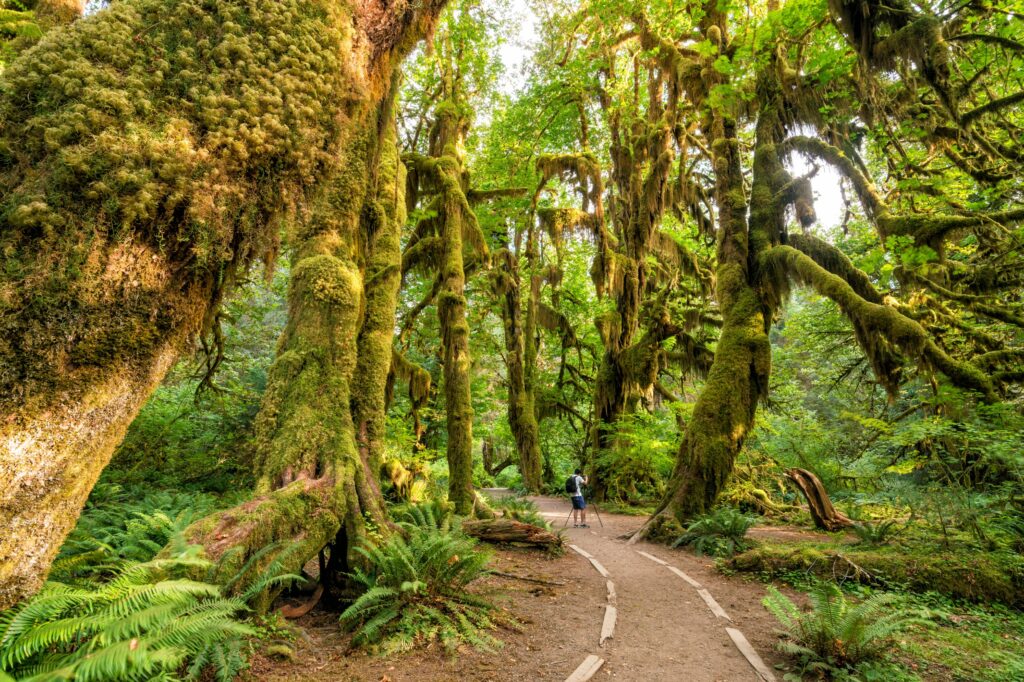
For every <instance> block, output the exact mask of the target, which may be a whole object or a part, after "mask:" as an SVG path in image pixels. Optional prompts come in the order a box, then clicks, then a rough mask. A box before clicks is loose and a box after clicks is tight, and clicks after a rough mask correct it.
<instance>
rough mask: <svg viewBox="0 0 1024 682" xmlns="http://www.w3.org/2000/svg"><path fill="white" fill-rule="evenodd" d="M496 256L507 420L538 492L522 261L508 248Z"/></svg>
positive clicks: (529, 483)
mask: <svg viewBox="0 0 1024 682" xmlns="http://www.w3.org/2000/svg"><path fill="white" fill-rule="evenodd" d="M496 260H497V266H498V267H497V268H496V270H495V275H494V277H495V279H494V281H495V293H496V294H497V296H498V297H499V301H500V309H501V317H502V323H503V324H502V326H503V328H504V334H505V352H506V367H507V369H508V423H509V427H510V428H511V430H512V435H513V437H514V438H515V442H516V452H517V453H518V455H519V471H520V473H521V474H522V477H523V485H524V486H525V487H526V488H527V489H528V490H531V491H534V492H539V491H540V489H541V482H542V481H541V451H540V430H539V427H538V419H537V407H536V404H535V397H534V391H533V386H532V385H531V382H529V374H528V369H527V363H528V362H533V360H532V359H530V360H529V361H528V360H527V359H526V353H527V349H526V344H527V340H526V338H524V333H523V326H522V321H521V320H522V313H521V301H520V294H519V281H518V280H519V262H518V260H517V259H516V257H515V256H514V255H513V254H512V252H511V251H509V250H508V249H502V250H501V251H499V252H498V253H497V254H496ZM531 298H532V294H531Z"/></svg>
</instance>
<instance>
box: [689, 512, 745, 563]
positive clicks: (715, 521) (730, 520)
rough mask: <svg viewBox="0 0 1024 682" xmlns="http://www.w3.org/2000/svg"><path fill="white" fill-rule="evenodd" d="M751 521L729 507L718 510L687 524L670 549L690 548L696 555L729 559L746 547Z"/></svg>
mask: <svg viewBox="0 0 1024 682" xmlns="http://www.w3.org/2000/svg"><path fill="white" fill-rule="evenodd" d="M752 525H754V519H753V517H750V516H746V515H745V514H741V513H740V512H738V511H736V510H735V509H733V508H732V507H720V508H718V509H716V510H715V511H713V512H712V513H710V514H706V515H704V516H701V517H699V518H698V519H697V520H696V521H694V522H693V523H691V524H690V526H689V527H688V528H687V529H686V532H685V533H683V535H681V536H680V537H679V539H677V540H676V541H675V542H674V543H673V544H672V546H673V547H679V546H680V545H690V546H692V547H693V549H694V551H695V552H697V554H698V555H704V554H709V555H711V556H732V555H733V554H735V553H736V552H737V551H740V550H742V549H744V548H745V547H746V545H747V543H746V541H745V539H744V538H745V536H746V534H747V531H748V530H750V527H751V526H752Z"/></svg>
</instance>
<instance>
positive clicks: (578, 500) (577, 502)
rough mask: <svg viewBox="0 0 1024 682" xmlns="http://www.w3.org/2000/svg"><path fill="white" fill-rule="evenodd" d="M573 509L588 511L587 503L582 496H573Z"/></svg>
mask: <svg viewBox="0 0 1024 682" xmlns="http://www.w3.org/2000/svg"><path fill="white" fill-rule="evenodd" d="M572 508H573V509H586V508H587V503H586V502H584V501H583V496H582V495H573V497H572Z"/></svg>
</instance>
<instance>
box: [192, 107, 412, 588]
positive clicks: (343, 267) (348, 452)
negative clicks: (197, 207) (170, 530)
mask: <svg viewBox="0 0 1024 682" xmlns="http://www.w3.org/2000/svg"><path fill="white" fill-rule="evenodd" d="M392 104H393V102H390V101H388V102H385V103H384V104H382V105H381V109H380V111H379V112H374V111H369V112H367V113H366V114H364V116H363V118H362V120H356V121H352V122H351V124H352V128H351V130H352V133H351V137H350V139H349V142H348V144H347V145H346V146H345V149H344V158H345V159H346V162H347V163H346V164H345V166H344V168H343V169H342V170H341V172H340V173H339V174H337V175H336V176H335V177H334V178H332V179H331V180H330V182H329V184H328V186H327V188H326V189H325V191H323V192H322V194H321V196H320V197H319V198H318V199H317V201H316V205H315V207H314V209H313V214H312V220H311V221H310V223H309V224H308V225H307V226H304V227H303V229H302V230H301V231H300V233H299V235H298V239H297V242H296V252H295V257H294V260H293V263H294V265H293V267H292V279H291V283H290V287H289V295H288V310H289V316H288V324H287V326H286V327H285V330H284V333H283V335H282V338H281V341H280V342H279V346H278V355H277V359H276V360H275V361H274V364H273V365H272V366H271V368H270V372H269V376H268V381H267V389H266V392H265V393H264V397H263V403H262V405H261V407H260V413H259V415H258V416H257V420H256V447H257V461H258V462H259V468H258V478H257V485H256V493H257V495H258V497H257V499H255V500H253V501H251V502H247V503H245V504H242V505H240V506H239V507H236V508H234V509H229V510H227V511H224V512H219V513H217V514H214V515H212V516H210V517H207V518H205V519H202V520H200V521H199V522H197V523H196V524H194V525H193V526H192V527H191V528H190V529H189V530H188V531H187V535H188V537H189V539H190V540H191V541H192V542H195V543H197V544H200V545H203V546H204V547H205V549H206V553H207V556H208V557H209V558H212V559H221V558H222V557H224V556H225V554H226V553H227V552H228V551H229V550H231V551H232V554H231V555H230V558H229V560H228V561H225V562H223V567H222V571H223V577H228V576H230V575H232V572H233V571H237V570H238V568H239V567H240V566H241V565H242V564H244V563H245V561H247V560H248V558H249V557H251V556H252V555H253V554H255V553H256V552H257V551H259V550H261V549H263V548H264V547H266V546H267V545H270V544H272V543H281V544H280V547H279V549H278V550H277V551H275V552H270V553H268V554H267V555H266V557H265V559H264V560H263V562H262V563H263V564H264V565H265V564H266V563H269V562H270V561H272V560H274V559H278V558H281V557H284V566H285V569H286V570H288V571H291V572H298V571H299V569H301V567H302V566H303V565H304V564H305V563H306V562H307V561H308V560H309V559H310V558H311V557H313V556H315V555H316V553H317V552H318V551H320V550H321V549H322V548H324V547H325V546H327V545H329V544H330V545H331V557H330V559H331V560H330V564H329V566H330V573H329V574H328V575H326V576H324V579H326V580H331V579H332V576H333V575H334V574H336V573H338V572H344V571H346V570H348V568H349V567H350V566H351V565H352V562H353V561H354V560H356V556H357V555H356V554H355V552H354V549H355V547H356V546H357V545H358V544H359V541H360V539H362V538H363V537H365V535H366V522H367V519H369V520H372V521H373V522H374V523H375V524H376V525H377V526H378V527H379V528H386V525H387V523H388V520H387V513H386V509H385V506H384V501H383V497H382V495H381V491H380V483H379V479H378V477H379V473H378V472H379V468H380V466H379V465H380V462H379V458H380V455H379V443H380V437H381V436H382V429H383V406H384V389H385V383H386V380H387V374H388V370H389V368H390V366H391V342H392V333H393V329H394V311H395V304H396V300H397V281H396V280H395V279H394V277H393V276H392V274H393V273H397V272H398V270H399V268H400V262H401V253H400V250H399V248H398V241H399V234H400V231H401V227H402V224H403V223H404V209H402V208H399V206H404V202H405V199H404V188H405V183H404V170H403V169H402V167H401V166H400V165H399V164H400V161H399V158H398V151H397V147H396V142H395V132H394V125H393V118H392V116H393V113H392V110H391V108H392ZM375 113H376V116H375V115H374V114H375ZM381 118H383V119H384V121H386V123H385V124H384V125H383V126H382V125H381V124H380V122H379V119H381ZM360 244H362V249H363V250H362V251H361V247H360ZM353 254H355V255H356V256H357V257H358V261H357V260H356V259H355V258H353ZM361 264H362V266H361ZM364 267H365V269H364ZM389 316H390V317H389ZM357 424H358V425H359V426H358V429H357ZM375 460H377V461H375ZM239 549H240V550H241V551H238V550H239ZM242 584H244V581H243V582H242V583H240V585H242ZM268 596H269V595H268ZM268 605H269V604H268V603H267V602H264V603H263V604H262V606H263V607H266V606H268Z"/></svg>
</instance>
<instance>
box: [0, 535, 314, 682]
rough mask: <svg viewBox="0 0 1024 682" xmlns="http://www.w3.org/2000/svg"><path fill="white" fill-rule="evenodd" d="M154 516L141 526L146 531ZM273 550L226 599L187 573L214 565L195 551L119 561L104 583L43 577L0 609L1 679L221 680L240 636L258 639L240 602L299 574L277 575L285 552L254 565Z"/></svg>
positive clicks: (239, 661)
mask: <svg viewBox="0 0 1024 682" xmlns="http://www.w3.org/2000/svg"><path fill="white" fill-rule="evenodd" d="M152 518H153V517H151V518H150V520H147V521H145V522H144V523H145V524H146V527H147V528H153V527H154V525H153V524H151V523H150V521H151V520H152ZM169 520H170V518H169V517H165V518H161V519H159V520H158V521H157V522H156V524H155V525H157V526H160V525H163V526H164V527H166V523H167V521H169ZM276 549H278V547H276V546H271V547H268V548H265V549H264V550H261V551H260V552H257V553H256V554H255V555H254V556H253V557H252V558H250V560H249V561H248V562H247V563H246V564H245V565H244V566H243V567H242V569H241V570H240V571H239V572H238V574H236V575H235V576H234V577H233V578H232V579H231V581H230V582H232V583H238V582H239V580H241V579H242V578H243V577H244V578H246V581H247V582H246V584H247V588H246V590H245V591H244V592H243V593H242V594H240V595H238V596H234V597H227V596H225V593H226V591H227V590H226V588H225V587H222V586H219V585H215V584H211V583H208V582H199V581H196V580H192V579H191V578H189V577H186V576H188V575H197V574H198V575H202V573H203V572H204V571H205V572H207V574H208V575H212V574H213V572H214V571H215V570H216V569H217V566H216V565H214V564H212V563H211V562H209V561H206V560H204V559H201V558H199V556H198V554H199V548H198V547H195V546H185V547H184V548H183V550H182V551H181V552H180V553H178V554H177V555H175V556H172V557H169V558H160V559H151V560H150V561H147V562H143V563H136V562H132V561H127V560H119V563H118V565H117V568H116V569H112V570H111V571H110V574H109V575H108V576H107V577H106V579H104V580H98V579H92V580H82V579H80V580H79V584H68V583H63V582H58V581H50V582H48V583H46V585H45V586H44V587H43V589H42V591H40V593H39V594H37V595H36V596H35V597H33V598H32V599H30V600H28V601H26V602H25V603H23V604H21V605H19V606H17V607H15V608H13V609H10V610H8V611H5V612H2V613H0V680H3V679H4V677H3V676H4V675H7V676H9V677H13V678H14V679H17V680H19V681H20V682H29V681H31V682H34V681H37V680H38V681H41V680H53V679H74V680H76V682H88V681H89V680H97V681H102V682H117V681H120V680H125V681H133V680H151V679H164V680H177V679H186V680H190V679H200V678H203V679H208V676H207V671H209V672H210V673H212V675H213V676H214V677H215V678H216V679H217V680H220V681H222V682H227V681H228V680H231V679H233V678H234V677H235V676H236V675H237V674H238V673H239V672H240V671H241V670H242V669H243V668H244V667H245V665H246V652H247V649H248V644H247V638H249V637H251V636H253V635H254V634H255V633H256V631H255V630H254V629H253V628H252V627H251V626H250V625H248V624H246V623H245V622H244V619H245V618H246V617H247V615H248V612H249V606H248V603H249V602H250V601H251V600H252V599H254V598H256V596H257V595H260V594H262V593H263V592H264V591H265V590H267V589H268V588H273V587H276V586H279V585H281V584H284V583H288V582H291V581H293V580H295V579H297V578H298V576H294V575H289V574H286V573H283V569H282V566H283V563H284V561H285V559H286V558H287V556H288V554H289V553H290V552H291V551H292V550H291V549H290V548H289V549H285V550H284V551H280V552H278V554H277V555H276V556H275V557H274V559H273V560H272V561H270V563H269V564H268V565H267V566H266V567H265V568H263V569H261V570H257V569H256V565H257V564H258V563H259V561H260V559H261V558H262V557H265V556H267V555H268V554H269V553H271V552H272V551H274V550H276ZM93 568H95V565H93Z"/></svg>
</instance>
